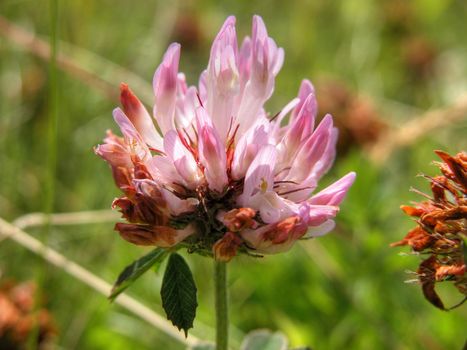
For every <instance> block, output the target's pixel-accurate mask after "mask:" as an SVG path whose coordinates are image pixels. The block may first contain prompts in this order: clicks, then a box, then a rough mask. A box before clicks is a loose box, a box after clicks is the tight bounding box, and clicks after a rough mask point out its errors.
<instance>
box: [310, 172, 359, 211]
mask: <svg viewBox="0 0 467 350" xmlns="http://www.w3.org/2000/svg"><path fill="white" fill-rule="evenodd" d="M355 178H356V174H355V173H354V172H350V173H348V174H347V175H345V176H344V177H342V178H341V179H340V180H338V181H336V182H334V183H333V184H332V185H330V186H328V187H326V188H325V189H324V190H322V191H320V192H318V193H317V194H315V195H314V196H313V197H311V198H310V199H309V200H308V203H310V204H319V205H340V204H341V203H342V201H343V200H344V198H345V196H346V194H347V191H348V190H349V188H350V186H352V184H353V182H354V181H355Z"/></svg>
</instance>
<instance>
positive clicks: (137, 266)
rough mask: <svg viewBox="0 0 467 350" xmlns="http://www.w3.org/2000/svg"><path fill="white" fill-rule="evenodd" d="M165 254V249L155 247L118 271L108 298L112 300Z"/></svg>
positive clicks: (156, 263) (162, 258)
mask: <svg viewBox="0 0 467 350" xmlns="http://www.w3.org/2000/svg"><path fill="white" fill-rule="evenodd" d="M166 256H167V251H166V250H165V249H162V248H156V249H154V250H152V251H151V252H149V253H148V254H146V255H144V256H143V257H141V258H139V259H138V260H136V261H134V262H133V263H131V264H130V265H128V266H127V267H125V269H124V270H123V271H122V272H121V273H120V275H119V276H118V278H117V281H116V282H115V284H114V286H113V288H112V291H111V293H110V296H109V299H110V300H111V301H114V300H115V298H116V297H117V296H118V295H119V294H120V293H122V292H123V291H124V290H125V289H127V288H128V287H129V286H131V285H132V284H133V282H135V281H136V280H137V279H138V278H139V277H140V276H141V275H142V274H143V273H145V272H146V271H147V270H149V269H150V268H151V267H152V266H153V265H156V266H157V265H160V264H161V263H162V261H163V260H164V259H165V257H166Z"/></svg>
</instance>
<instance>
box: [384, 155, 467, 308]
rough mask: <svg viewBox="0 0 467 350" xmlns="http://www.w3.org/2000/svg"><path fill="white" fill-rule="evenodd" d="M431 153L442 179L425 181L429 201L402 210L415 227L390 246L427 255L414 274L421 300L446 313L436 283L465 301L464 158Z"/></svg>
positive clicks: (466, 218)
mask: <svg viewBox="0 0 467 350" xmlns="http://www.w3.org/2000/svg"><path fill="white" fill-rule="evenodd" d="M435 153H436V154H437V155H438V156H439V157H440V158H441V159H442V160H443V162H438V163H436V164H437V165H438V167H439V168H440V170H441V173H442V175H441V176H436V177H428V176H426V178H428V179H429V180H430V182H431V191H432V197H430V196H428V197H429V198H430V199H429V200H427V201H424V202H421V203H417V204H415V205H414V206H402V207H401V208H402V210H403V211H404V212H405V213H406V214H407V215H410V216H413V217H416V218H417V224H418V226H417V227H415V228H414V229H412V230H411V231H409V233H408V234H407V235H406V236H405V237H404V239H402V240H401V241H399V242H395V243H393V244H392V246H401V245H409V246H410V247H411V248H412V249H413V251H415V252H419V253H420V254H423V255H427V256H428V258H426V259H425V260H423V261H422V262H421V264H420V266H419V268H418V270H417V274H418V280H419V281H420V283H421V285H422V290H423V294H424V295H425V298H426V299H427V300H428V301H429V302H430V303H432V304H433V305H435V306H436V307H438V308H440V309H442V310H446V308H445V306H444V304H443V302H442V300H441V298H440V297H439V295H438V294H437V293H436V291H435V284H436V283H437V282H443V281H449V282H451V283H453V284H454V286H455V287H456V288H457V289H458V290H459V292H460V293H461V294H463V295H464V299H463V300H462V302H461V303H459V304H458V305H456V306H454V307H457V306H459V305H461V304H462V303H463V302H464V301H465V300H466V299H467V274H466V265H465V258H464V240H465V238H466V237H467V154H466V153H465V152H461V153H459V154H457V155H456V156H454V157H452V156H450V155H449V154H447V153H445V152H442V151H435Z"/></svg>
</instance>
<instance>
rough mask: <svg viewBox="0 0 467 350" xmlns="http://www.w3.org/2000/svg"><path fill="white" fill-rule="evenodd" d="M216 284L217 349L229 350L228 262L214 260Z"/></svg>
mask: <svg viewBox="0 0 467 350" xmlns="http://www.w3.org/2000/svg"><path fill="white" fill-rule="evenodd" d="M214 284H215V289H216V292H215V293H216V350H227V346H228V341H229V317H228V305H227V264H226V263H225V262H221V261H216V260H214Z"/></svg>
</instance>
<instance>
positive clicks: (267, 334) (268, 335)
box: [240, 329, 288, 350]
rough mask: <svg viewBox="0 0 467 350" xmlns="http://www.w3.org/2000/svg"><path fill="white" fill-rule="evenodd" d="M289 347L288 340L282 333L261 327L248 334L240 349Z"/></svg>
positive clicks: (259, 349)
mask: <svg viewBox="0 0 467 350" xmlns="http://www.w3.org/2000/svg"><path fill="white" fill-rule="evenodd" d="M287 348H288V340H287V338H286V337H285V336H284V335H283V334H282V333H279V332H276V333H272V332H271V331H269V330H266V329H260V330H255V331H253V332H250V333H248V334H247V336H246V337H245V339H244V340H243V342H242V346H241V348H240V350H287Z"/></svg>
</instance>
